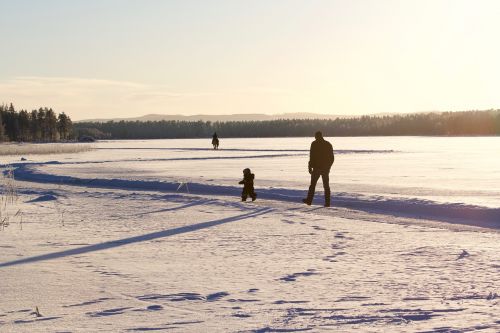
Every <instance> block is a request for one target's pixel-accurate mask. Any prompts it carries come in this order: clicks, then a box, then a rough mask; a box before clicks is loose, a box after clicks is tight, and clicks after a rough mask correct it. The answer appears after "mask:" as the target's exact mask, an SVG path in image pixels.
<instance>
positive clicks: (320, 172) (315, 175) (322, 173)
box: [307, 168, 330, 206]
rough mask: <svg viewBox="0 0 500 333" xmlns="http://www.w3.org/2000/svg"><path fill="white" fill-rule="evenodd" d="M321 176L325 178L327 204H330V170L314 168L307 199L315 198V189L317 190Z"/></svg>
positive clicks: (309, 200)
mask: <svg viewBox="0 0 500 333" xmlns="http://www.w3.org/2000/svg"><path fill="white" fill-rule="evenodd" d="M320 176H321V179H322V180H323V188H324V189H325V205H328V206H329V205H330V170H320V169H318V168H314V169H313V171H312V173H311V185H310V186H309V192H308V193H307V201H308V202H312V201H313V198H314V191H315V190H316V184H317V183H318V179H319V177H320Z"/></svg>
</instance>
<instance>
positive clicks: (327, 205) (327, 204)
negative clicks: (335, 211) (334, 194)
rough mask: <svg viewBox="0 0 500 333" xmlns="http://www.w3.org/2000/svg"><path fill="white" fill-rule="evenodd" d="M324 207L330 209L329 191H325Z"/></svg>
mask: <svg viewBox="0 0 500 333" xmlns="http://www.w3.org/2000/svg"><path fill="white" fill-rule="evenodd" d="M325 207H330V190H326V191H325Z"/></svg>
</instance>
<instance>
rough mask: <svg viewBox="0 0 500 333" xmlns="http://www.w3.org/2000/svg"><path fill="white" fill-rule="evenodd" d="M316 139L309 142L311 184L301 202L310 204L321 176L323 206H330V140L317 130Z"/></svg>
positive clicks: (331, 151) (332, 159)
mask: <svg viewBox="0 0 500 333" xmlns="http://www.w3.org/2000/svg"><path fill="white" fill-rule="evenodd" d="M314 136H315V137H316V140H314V141H313V142H312V143H311V150H310V151H309V173H310V174H311V185H310V186H309V192H308V193H307V198H305V199H303V200H302V202H304V203H305V204H308V205H311V203H312V201H313V198H314V191H315V189H316V183H317V182H318V179H319V177H320V176H321V178H322V180H323V187H324V188H325V207H330V184H329V181H330V179H329V178H330V168H331V167H332V164H333V161H334V159H335V158H334V156H333V148H332V145H331V143H330V142H328V141H326V140H325V139H324V138H323V134H322V133H321V132H320V131H318V132H316V133H315V135H314Z"/></svg>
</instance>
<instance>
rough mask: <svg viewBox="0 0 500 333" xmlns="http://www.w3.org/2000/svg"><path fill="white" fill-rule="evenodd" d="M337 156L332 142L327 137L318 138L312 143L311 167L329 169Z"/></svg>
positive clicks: (310, 153)
mask: <svg viewBox="0 0 500 333" xmlns="http://www.w3.org/2000/svg"><path fill="white" fill-rule="evenodd" d="M334 159H335V157H334V156H333V147H332V144H331V143H330V142H328V141H326V140H325V139H316V140H314V141H313V142H312V143H311V150H310V152H309V168H312V169H318V170H324V171H329V170H330V168H331V167H332V164H333V161H334Z"/></svg>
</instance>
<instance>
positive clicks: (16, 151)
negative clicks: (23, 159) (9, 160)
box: [0, 143, 92, 156]
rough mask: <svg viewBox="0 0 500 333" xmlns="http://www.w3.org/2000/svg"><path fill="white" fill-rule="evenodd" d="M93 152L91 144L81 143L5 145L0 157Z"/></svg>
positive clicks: (2, 146) (0, 146) (0, 145)
mask: <svg viewBox="0 0 500 333" xmlns="http://www.w3.org/2000/svg"><path fill="white" fill-rule="evenodd" d="M90 150H92V145H91V144H80V143H3V144H0V156H5V155H29V154H31V155H33V154H35V155H38V154H71V153H81V152H85V151H90Z"/></svg>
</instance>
